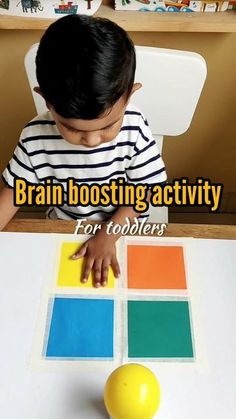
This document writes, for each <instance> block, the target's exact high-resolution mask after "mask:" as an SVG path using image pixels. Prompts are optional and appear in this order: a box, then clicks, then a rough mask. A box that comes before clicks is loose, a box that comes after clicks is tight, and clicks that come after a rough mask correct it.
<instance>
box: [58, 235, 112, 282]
mask: <svg viewBox="0 0 236 419" xmlns="http://www.w3.org/2000/svg"><path fill="white" fill-rule="evenodd" d="M82 244H83V243H77V242H72V243H63V244H62V247H61V258H60V264H59V272H58V278H57V285H58V287H81V288H89V287H93V280H92V274H91V273H90V275H89V277H88V281H87V282H86V283H85V284H83V283H82V282H81V275H82V268H83V263H84V258H80V259H75V260H73V259H71V256H73V255H74V253H76V252H77V251H78V250H79V248H80V246H82ZM114 282H115V277H114V274H113V271H112V269H111V267H109V271H108V284H107V286H106V288H114Z"/></svg>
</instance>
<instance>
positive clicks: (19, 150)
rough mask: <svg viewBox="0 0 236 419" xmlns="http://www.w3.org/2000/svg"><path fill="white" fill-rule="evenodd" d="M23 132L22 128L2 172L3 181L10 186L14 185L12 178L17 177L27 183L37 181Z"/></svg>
mask: <svg viewBox="0 0 236 419" xmlns="http://www.w3.org/2000/svg"><path fill="white" fill-rule="evenodd" d="M24 134H25V132H24V130H23V131H22V134H21V136H20V140H19V143H18V145H17V147H16V149H15V151H14V154H13V156H12V159H11V160H10V162H9V163H8V165H7V167H6V168H5V170H4V172H3V174H2V179H3V181H4V183H5V184H6V185H7V186H9V187H10V188H13V187H14V180H15V179H18V178H22V179H24V180H26V181H27V182H28V183H39V179H38V177H37V175H36V173H35V170H34V167H33V165H32V162H31V159H30V155H29V153H28V151H27V144H26V143H27V138H25V135H24Z"/></svg>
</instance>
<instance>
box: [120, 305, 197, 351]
mask: <svg viewBox="0 0 236 419" xmlns="http://www.w3.org/2000/svg"><path fill="white" fill-rule="evenodd" d="M128 356H129V357H130V358H192V357H193V345H192V336H191V327H190V318H189V306H188V302H187V301H128Z"/></svg>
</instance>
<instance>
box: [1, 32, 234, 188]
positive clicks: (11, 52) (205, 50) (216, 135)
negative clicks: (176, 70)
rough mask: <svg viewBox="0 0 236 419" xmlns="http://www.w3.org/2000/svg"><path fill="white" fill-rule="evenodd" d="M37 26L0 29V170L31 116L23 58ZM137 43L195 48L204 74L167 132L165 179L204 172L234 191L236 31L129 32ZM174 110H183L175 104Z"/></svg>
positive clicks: (193, 176)
mask: <svg viewBox="0 0 236 419" xmlns="http://www.w3.org/2000/svg"><path fill="white" fill-rule="evenodd" d="M41 34H42V32H41V31H30V30H28V31H13V30H1V31H0V126H1V137H0V170H2V169H3V167H4V166H5V165H6V164H7V161H8V159H9V158H10V156H11V154H12V152H13V150H14V147H15V145H16V143H17V139H18V135H19V133H20V131H21V128H22V127H23V126H24V124H25V123H26V122H27V121H28V120H30V119H31V118H32V117H33V116H34V112H35V111H34V106H33V101H32V98H31V95H30V92H29V88H28V85H27V79H26V76H25V71H24V66H23V59H24V55H25V53H26V51H27V49H28V48H29V47H30V45H32V44H33V43H35V42H38V40H39V38H40V36H41ZM131 36H132V38H133V40H134V42H135V43H136V44H139V45H151V46H158V47H163V48H176V49H183V50H189V51H191V50H192V51H196V52H199V53H200V54H202V55H203V56H204V58H205V59H206V61H207V65H208V78H207V82H206V84H205V88H204V92H203V94H202V96H201V99H200V102H199V106H198V109H197V112H196V114H195V117H194V120H193V122H192V125H191V127H190V129H189V130H188V132H187V133H186V134H184V135H181V136H179V137H176V138H166V140H165V143H164V149H163V155H164V159H165V162H166V166H167V169H168V174H169V179H172V178H175V177H181V176H188V177H189V178H190V179H192V180H193V179H194V178H195V177H196V176H204V177H207V178H210V179H211V180H212V181H217V182H221V183H223V184H224V187H225V192H236V182H235V179H236V164H235V159H236V118H235V115H234V113H235V109H236V54H235V45H236V34H235V33H234V34H217V33H215V34H214V33H212V34H204V33H196V34H194V33H193V34H192V33H186V34H185V33H134V32H133V33H131ZM177 112H184V109H182V108H181V103H180V104H179V109H177Z"/></svg>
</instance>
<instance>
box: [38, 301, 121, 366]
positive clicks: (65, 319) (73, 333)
mask: <svg viewBox="0 0 236 419" xmlns="http://www.w3.org/2000/svg"><path fill="white" fill-rule="evenodd" d="M113 323H114V301H113V300H106V299H80V298H62V297H57V298H55V299H54V304H53V311H52V317H51V324H50V329H49V336H48V342H47V348H46V358H112V357H113Z"/></svg>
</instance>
